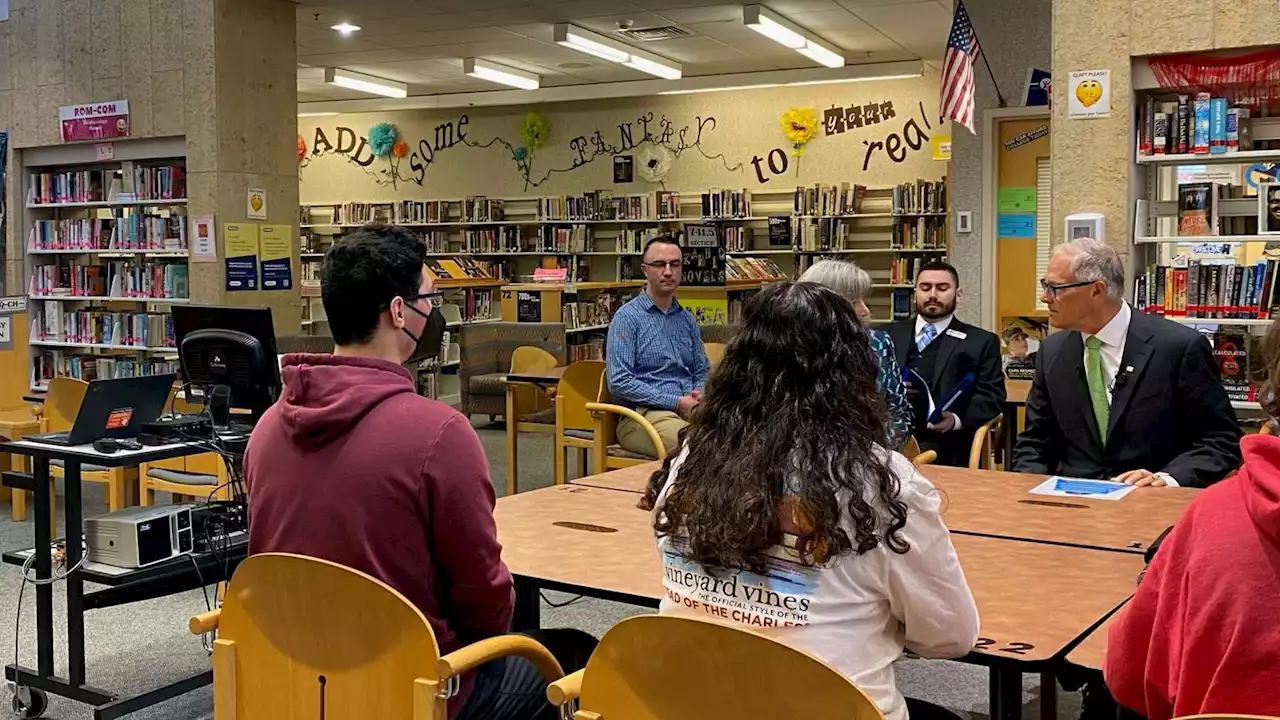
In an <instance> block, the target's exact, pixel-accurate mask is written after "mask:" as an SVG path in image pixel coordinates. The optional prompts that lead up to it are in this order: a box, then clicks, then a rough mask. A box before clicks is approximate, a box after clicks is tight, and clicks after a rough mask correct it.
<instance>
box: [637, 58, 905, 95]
mask: <svg viewBox="0 0 1280 720" xmlns="http://www.w3.org/2000/svg"><path fill="white" fill-rule="evenodd" d="M854 67H858V66H856V65H854V66H850V67H848V68H846V70H851V69H853V68H854ZM815 72H816V71H815ZM918 77H920V73H918V72H917V73H892V74H885V75H860V76H857V77H842V78H824V79H821V80H796V81H792V82H780V83H763V84H753V85H727V86H726V85H721V86H718V87H705V88H689V89H687V90H665V91H663V92H660V93H658V94H659V95H691V94H693V93H710V92H725V91H727V90H759V89H761V88H775V87H801V86H803V85H838V84H841V83H855V82H870V81H873V80H905V79H909V78H918Z"/></svg>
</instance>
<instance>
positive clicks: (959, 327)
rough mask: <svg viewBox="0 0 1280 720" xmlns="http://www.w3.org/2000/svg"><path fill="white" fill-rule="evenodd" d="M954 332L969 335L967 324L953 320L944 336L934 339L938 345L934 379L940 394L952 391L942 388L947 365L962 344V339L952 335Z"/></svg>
mask: <svg viewBox="0 0 1280 720" xmlns="http://www.w3.org/2000/svg"><path fill="white" fill-rule="evenodd" d="M952 332H958V333H963V334H967V333H966V326H965V324H964V323H962V322H960V321H959V320H957V319H955V318H952V319H951V324H950V325H948V326H947V329H946V330H943V331H942V334H941V335H939V336H938V337H937V338H935V339H934V342H935V343H938V357H937V359H936V360H934V365H933V366H934V368H935V369H936V371H937V377H936V378H934V382H935V383H937V384H938V386H939V387H938V392H947V391H948V390H950V389H951V388H948V387H942V386H941V385H942V383H941V379H942V373H943V372H945V371H946V369H947V363H948V362H949V361H950V360H951V353H953V352H955V351H956V346H957V345H959V344H960V338H958V337H955V336H953V335H951V334H950V333H952Z"/></svg>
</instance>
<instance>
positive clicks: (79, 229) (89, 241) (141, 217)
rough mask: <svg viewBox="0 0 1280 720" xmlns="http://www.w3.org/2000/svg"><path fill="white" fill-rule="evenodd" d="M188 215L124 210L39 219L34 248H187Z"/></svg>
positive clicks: (31, 245) (31, 240)
mask: <svg viewBox="0 0 1280 720" xmlns="http://www.w3.org/2000/svg"><path fill="white" fill-rule="evenodd" d="M186 219H187V218H186V215H183V214H180V213H175V214H173V215H170V216H168V217H160V216H157V215H147V214H143V213H125V214H123V215H121V216H120V217H118V218H76V219H64V220H37V221H35V222H34V223H32V224H31V231H30V232H29V233H28V234H27V247H28V248H29V249H31V250H186V249H187V223H186Z"/></svg>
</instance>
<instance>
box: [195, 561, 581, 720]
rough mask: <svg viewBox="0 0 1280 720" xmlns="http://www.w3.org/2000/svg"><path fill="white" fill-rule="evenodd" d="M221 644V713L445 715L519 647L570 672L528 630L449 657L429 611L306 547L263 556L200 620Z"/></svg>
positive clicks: (216, 693) (388, 719)
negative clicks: (470, 682) (471, 675)
mask: <svg viewBox="0 0 1280 720" xmlns="http://www.w3.org/2000/svg"><path fill="white" fill-rule="evenodd" d="M188 627H189V629H190V631H191V632H192V633H193V634H205V633H210V632H213V631H215V630H216V631H217V633H218V637H217V639H216V640H214V641H213V716H214V718H215V720H304V719H308V720H309V719H310V718H323V717H329V718H335V719H337V720H340V719H342V718H378V719H379V720H445V719H446V718H447V717H448V710H447V698H448V697H449V696H450V695H451V694H452V692H453V691H454V690H456V687H457V685H456V682H457V679H458V678H459V677H460V676H461V675H462V674H463V673H465V672H467V671H469V670H471V669H473V668H475V667H477V666H479V665H481V664H483V663H485V662H488V661H489V660H493V659H496V658H499V657H503V656H508V655H519V656H521V657H525V658H528V659H529V660H530V661H532V662H533V663H534V665H536V666H537V668H538V670H539V671H540V672H541V673H542V675H543V677H544V678H546V680H547V681H548V682H550V681H553V680H556V679H559V678H561V677H562V676H563V675H564V673H563V671H562V670H561V669H560V665H559V663H557V662H556V659H555V658H554V657H553V656H552V655H551V653H550V652H548V651H547V649H546V648H544V647H543V646H542V645H541V644H539V643H538V642H536V641H534V640H532V639H530V638H527V637H524V636H522V635H502V636H498V637H493V638H489V639H487V640H482V641H480V642H478V643H475V644H473V645H468V646H467V647H464V648H461V649H459V650H457V651H455V652H452V653H450V654H448V655H445V656H444V657H440V650H439V648H438V647H437V645H436V639H435V635H434V634H433V633H432V632H431V626H430V625H429V624H428V623H427V619H426V618H425V617H423V615H422V613H421V612H420V611H419V610H418V609H417V608H416V607H414V606H413V605H412V604H411V603H410V602H409V601H408V600H407V599H405V597H404V596H403V595H401V594H400V593H398V592H396V591H395V590H393V589H392V588H391V587H389V586H387V585H386V584H384V583H382V582H379V581H378V580H376V579H374V578H372V577H370V576H368V575H365V574H364V573H361V572H358V571H356V570H352V569H351V568H347V567H343V566H341V565H337V564H335V563H331V562H327V561H325V560H319V559H316V558H309V557H302V556H300V555H285V554H278V553H266V554H262V555H254V556H252V557H250V558H248V559H246V560H245V561H244V562H242V563H240V567H239V568H237V569H236V572H235V575H234V576H233V577H232V579H231V583H230V587H229V589H228V591H227V595H226V601H225V603H224V604H223V606H222V608H221V609H220V610H214V611H212V612H208V613H204V614H202V615H198V616H196V617H193V618H191V620H190V622H189V624H188Z"/></svg>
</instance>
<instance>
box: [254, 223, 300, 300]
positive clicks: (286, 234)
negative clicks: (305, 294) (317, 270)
mask: <svg viewBox="0 0 1280 720" xmlns="http://www.w3.org/2000/svg"><path fill="white" fill-rule="evenodd" d="M292 230H293V228H292V227H291V226H289V225H263V226H262V230H261V234H260V236H259V242H258V246H259V250H260V252H261V254H262V289H263V290H288V289H289V288H291V287H293V268H292V265H291V262H292V261H291V259H290V256H291V255H292V253H291V252H290V249H291V248H290V246H291V245H292V242H291V241H290V236H291V235H292V234H293V233H292Z"/></svg>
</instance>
